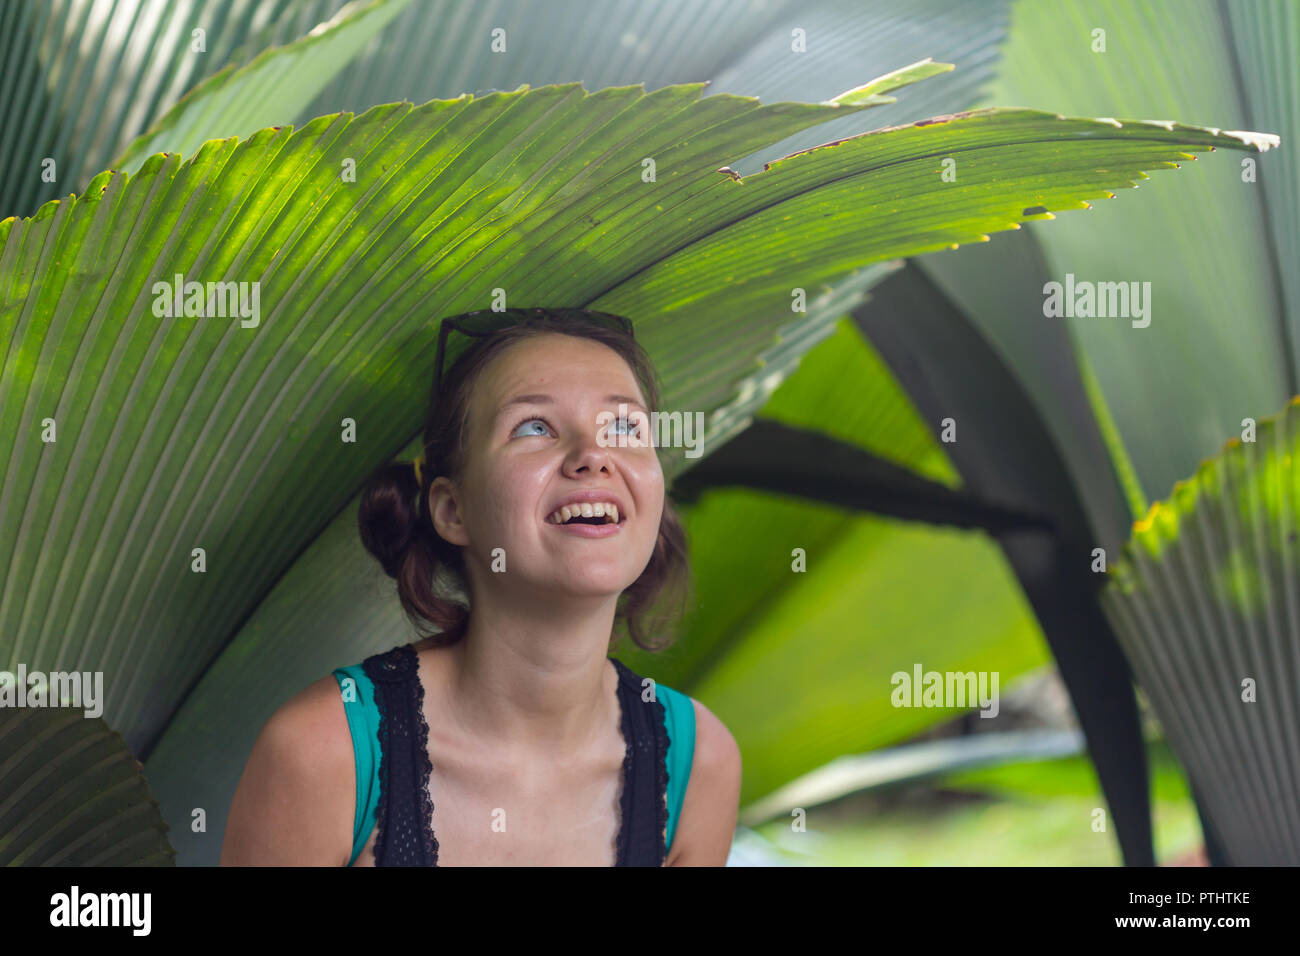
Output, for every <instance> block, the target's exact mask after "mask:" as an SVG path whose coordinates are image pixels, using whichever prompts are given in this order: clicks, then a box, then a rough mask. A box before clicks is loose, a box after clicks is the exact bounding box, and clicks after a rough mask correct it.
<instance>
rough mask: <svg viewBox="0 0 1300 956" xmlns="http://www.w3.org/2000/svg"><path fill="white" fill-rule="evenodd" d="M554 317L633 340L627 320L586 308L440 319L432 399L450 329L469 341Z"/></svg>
mask: <svg viewBox="0 0 1300 956" xmlns="http://www.w3.org/2000/svg"><path fill="white" fill-rule="evenodd" d="M554 316H559V317H561V318H565V319H568V318H572V319H581V320H585V321H587V322H593V323H595V324H597V325H603V326H605V327H606V328H610V329H615V330H617V331H619V332H626V333H627V334H628V336H629V337H631V338H633V339H635V338H636V336H635V335H633V334H632V322H631V320H629V319H626V318H624V317H623V316H621V315H615V314H614V313H612V312H593V311H591V310H590V309H540V308H536V309H503V310H502V311H500V312H496V311H493V310H492V309H479V310H477V311H475V312H464V313H462V314H460V315H454V316H451V317H450V318H446V319H443V320H442V327H441V329H440V330H439V332H438V356H437V358H436V359H435V361H434V364H435V365H436V367H437V371H436V372H435V373H434V379H433V397H434V399H435V400H436V399H437V397H438V395H439V394H441V392H442V372H443V365H444V363H445V362H446V360H447V338H448V336H450V335H451V333H452V331H453V330H454V331H456V332H459V333H461V335H465V336H468V337H471V338H484V337H486V336H490V335H495V334H496V333H497V332H500V331H501V330H502V329H508V328H513V327H514V326H516V325H529V324H531V323H533V322H534V321H535V320H537V319H539V318H546V317H554ZM466 347H468V343H467V344H466V346H465V347H462V348H461V349H458V350H457V353H456V354H457V357H459V356H460V354H461V353H463V352H464V349H465V348H466ZM452 364H453V365H454V364H455V362H454V361H453V363H452Z"/></svg>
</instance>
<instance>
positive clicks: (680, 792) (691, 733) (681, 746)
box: [655, 684, 695, 851]
mask: <svg viewBox="0 0 1300 956" xmlns="http://www.w3.org/2000/svg"><path fill="white" fill-rule="evenodd" d="M655 696H656V697H657V698H658V700H659V702H660V703H662V704H663V705H664V726H665V727H667V728H668V835H667V841H668V842H667V847H666V849H667V850H668V851H671V850H672V848H673V834H675V833H676V832H677V821H678V820H680V819H681V816H682V801H683V800H685V799H686V785H687V784H688V783H689V782H690V779H691V762H692V761H693V760H694V758H695V706H694V705H693V704H692V703H691V699H690V697H688V696H687V695H686V694H683V693H681V692H680V691H676V690H673V689H672V688H671V687H666V686H665V685H663V684H656V685H655Z"/></svg>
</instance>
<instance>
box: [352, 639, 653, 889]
mask: <svg viewBox="0 0 1300 956" xmlns="http://www.w3.org/2000/svg"><path fill="white" fill-rule="evenodd" d="M610 660H611V661H613V664H614V667H615V669H616V670H617V671H618V678H619V679H618V701H619V707H620V709H621V711H622V728H623V739H624V741H626V747H627V749H626V754H625V756H624V758H623V788H622V797H621V803H620V822H619V830H618V838H617V844H616V845H617V857H616V862H615V866H662V865H663V863H664V860H665V858H666V855H667V849H666V847H665V840H664V834H665V832H666V828H667V823H668V809H667V783H668V734H667V731H666V728H665V724H664V705H663V703H662V702H661V701H659V700H657V699H656V700H649V701H645V700H643V699H642V695H641V686H642V679H641V677H640V676H639V675H638V674H635V673H634V672H633V671H631V670H630V669H629V668H628V667H627V666H626V665H624V664H623V663H622V662H621V661H619V660H616V659H615V658H610ZM417 665H418V657H417V656H416V652H415V649H414V648H413V647H412V646H411V645H410V644H404V645H402V646H401V647H395V648H393V649H392V650H391V651H386V652H385V653H382V654H376V655H374V656H372V657H369V658H367V659H366V660H365V661H364V662H363V663H362V665H361V666H362V668H363V669H364V671H365V673H366V675H367V676H368V677H369V678H370V680H371V682H372V683H373V684H374V688H375V691H374V693H375V703H376V705H377V707H378V709H379V743H380V761H379V805H378V811H377V816H376V831H377V832H376V836H375V865H376V866H437V865H438V839H437V837H436V836H434V832H433V801H432V799H431V798H430V796H429V789H428V785H429V776H430V774H431V772H432V770H433V767H432V764H431V763H430V761H429V725H428V724H427V723H426V722H425V719H424V687H423V685H422V684H421V683H420V680H419V671H418V666H417Z"/></svg>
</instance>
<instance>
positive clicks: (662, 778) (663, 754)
mask: <svg viewBox="0 0 1300 956" xmlns="http://www.w3.org/2000/svg"><path fill="white" fill-rule="evenodd" d="M656 686H658V685H656ZM654 703H655V706H657V707H658V709H659V718H658V719H657V720H656V719H654V718H651V721H650V723H651V726H652V727H654V731H655V738H656V747H655V794H656V795H657V803H656V807H655V809H656V811H657V812H658V814H659V817H658V822H659V834H660V836H659V865H660V866H663V865H664V864H665V863H667V862H668V747H669V745H670V744H671V743H672V738H671V737H670V736H669V734H668V707H667V705H666V704H664V702H663V701H662V700H660V699H659V694H658V693H656V694H655V699H654Z"/></svg>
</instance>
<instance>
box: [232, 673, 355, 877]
mask: <svg viewBox="0 0 1300 956" xmlns="http://www.w3.org/2000/svg"><path fill="white" fill-rule="evenodd" d="M355 807H356V771H355V763H354V758H353V754H352V736H351V733H350V731H349V729H348V722H347V715H346V713H345V711H344V709H343V700H342V695H341V693H340V691H339V685H338V682H337V681H336V680H335V679H334V677H333V675H330V676H327V677H323V678H321V679H320V680H317V681H314V682H312V683H311V684H309V685H308V686H307V687H305V688H303V689H302V690H301V691H299V692H298V693H297V694H295V695H294V696H293V697H291V698H290V699H289V700H287V701H285V702H284V703H283V704H281V705H280V707H279V708H278V709H277V710H276V711H275V713H273V714H272V715H271V717H270V719H269V720H268V721H267V722H266V724H265V726H263V727H262V730H261V733H259V734H258V736H257V740H256V741H255V742H254V743H253V749H252V752H251V753H250V754H249V756H248V762H247V764H246V765H245V766H244V773H243V776H241V777H240V780H239V786H238V788H237V789H236V790H235V796H234V799H233V800H232V801H231V805H230V814H229V816H228V818H227V820H226V832H225V839H224V842H223V844H222V850H221V864H222V865H223V866H256V865H271V866H284V865H289V866H313V865H319V866H340V865H343V864H346V863H347V861H348V859H349V858H350V857H351V855H352V854H351V850H352V821H353V814H354V811H355Z"/></svg>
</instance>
